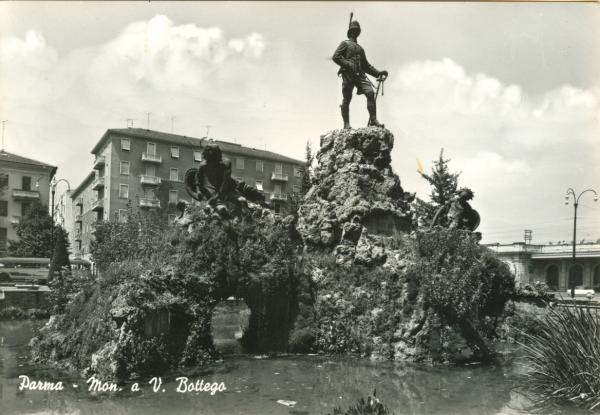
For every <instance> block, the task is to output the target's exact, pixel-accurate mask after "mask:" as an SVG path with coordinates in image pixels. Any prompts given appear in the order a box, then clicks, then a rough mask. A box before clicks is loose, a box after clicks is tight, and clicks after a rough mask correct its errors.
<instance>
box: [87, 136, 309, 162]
mask: <svg viewBox="0 0 600 415" xmlns="http://www.w3.org/2000/svg"><path fill="white" fill-rule="evenodd" d="M111 134H115V135H120V136H126V137H134V138H145V139H151V140H156V141H163V142H166V143H172V144H180V145H187V146H196V147H202V146H204V145H206V143H207V142H209V141H210V140H209V139H208V138H206V137H202V138H197V137H188V136H185V135H178V134H170V133H164V132H161V131H154V130H146V129H143V128H111V129H108V130H106V133H104V135H103V136H102V138H100V140H99V141H98V143H96V145H95V146H94V148H93V149H92V154H96V153H98V152H99V151H100V149H101V148H102V146H103V145H104V143H105V142H106V141H107V140H108V137H109V136H110V135H111ZM213 141H214V142H215V143H217V144H218V145H219V147H221V150H222V151H223V152H224V153H233V154H237V155H240V156H247V157H253V158H257V159H268V160H273V161H281V162H284V163H291V164H300V165H304V161H301V160H297V159H294V158H291V157H287V156H284V155H282V154H278V153H273V152H272V151H267V150H259V149H256V148H251V147H245V146H242V145H241V144H236V143H230V142H227V141H221V140H213Z"/></svg>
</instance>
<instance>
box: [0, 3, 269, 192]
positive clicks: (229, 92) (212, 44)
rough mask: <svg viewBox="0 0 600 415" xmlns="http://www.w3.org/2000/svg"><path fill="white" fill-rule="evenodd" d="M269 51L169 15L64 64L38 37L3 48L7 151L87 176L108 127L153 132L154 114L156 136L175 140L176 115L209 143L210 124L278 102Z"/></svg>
mask: <svg viewBox="0 0 600 415" xmlns="http://www.w3.org/2000/svg"><path fill="white" fill-rule="evenodd" d="M267 51H268V43H267V41H266V39H265V37H264V36H263V35H262V34H260V33H258V32H250V33H248V34H246V35H242V36H236V37H228V36H227V35H226V33H225V32H224V31H223V30H222V29H221V28H219V27H217V26H212V27H200V26H198V25H195V24H175V23H174V22H173V21H172V20H171V19H169V18H168V17H166V16H163V15H157V16H154V17H153V18H150V19H149V20H146V21H137V22H133V23H130V24H128V25H126V26H125V27H124V28H123V30H122V31H120V32H119V33H115V36H114V37H113V38H112V39H110V40H109V41H107V42H106V43H103V44H100V45H90V46H89V47H87V48H83V49H76V50H73V51H71V52H69V53H68V54H66V55H63V56H60V55H59V54H58V53H57V51H56V50H55V49H54V48H53V47H52V46H51V45H48V44H47V42H46V39H45V38H44V35H43V34H42V33H41V32H39V31H37V30H29V31H27V32H26V33H25V34H24V36H23V37H18V36H11V37H7V38H3V39H0V108H1V110H2V117H3V119H8V120H9V123H8V125H7V134H6V136H7V143H8V146H7V148H8V149H9V151H14V152H17V153H21V154H28V155H30V156H31V157H33V158H38V159H41V160H45V161H48V162H50V163H55V164H58V165H59V166H60V175H61V176H63V177H64V176H69V177H71V176H76V177H77V176H82V173H81V172H82V170H86V169H87V168H88V167H89V166H88V165H87V158H86V156H85V155H86V154H89V151H90V149H91V148H92V146H93V144H94V143H95V142H96V141H97V140H98V139H99V138H100V136H101V135H102V133H103V132H104V131H105V130H106V129H107V128H115V127H117V128H118V127H120V126H123V127H124V126H125V119H126V118H136V122H135V126H140V125H144V126H145V124H146V123H145V116H144V115H145V114H144V113H145V112H146V111H150V112H152V116H151V127H152V128H157V129H161V130H166V131H169V126H170V117H171V116H173V115H174V116H176V117H177V118H178V119H177V120H176V125H177V126H179V127H180V128H179V129H178V130H176V132H180V131H181V132H183V133H184V134H188V135H200V134H201V133H200V131H202V130H203V126H204V125H205V124H208V123H210V124H213V125H214V124H217V125H219V126H222V127H224V126H227V125H228V124H233V123H232V122H231V117H230V114H231V113H233V112H236V113H237V114H243V108H259V107H260V102H262V101H264V96H263V95H269V89H268V88H265V87H264V85H265V82H266V81H267V76H268V75H267V74H266V73H264V71H263V70H262V69H261V65H262V63H261V61H262V59H263V56H264V54H265V52H267ZM257 91H262V94H261V93H260V92H259V93H257ZM242 107H243V108H242ZM236 110H237V111H236ZM253 115H254V114H252V111H250V114H249V115H248V116H250V117H252V116H253ZM226 116H227V119H225V117H226ZM239 117H240V118H241V117H242V115H239ZM142 118H143V121H142ZM223 130H224V131H225V133H227V130H226V129H225V128H223ZM230 134H231V133H230ZM232 135H233V134H232ZM88 157H91V156H88ZM80 178H81V177H77V178H76V180H79V179H80Z"/></svg>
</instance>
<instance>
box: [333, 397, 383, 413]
mask: <svg viewBox="0 0 600 415" xmlns="http://www.w3.org/2000/svg"><path fill="white" fill-rule="evenodd" d="M375 395H376V392H373V397H371V396H368V397H367V400H365V399H364V398H360V399H359V400H358V401H357V402H356V404H354V405H352V406H351V407H349V408H348V409H346V410H345V411H344V410H342V408H340V407H336V408H334V409H333V414H332V415H390V414H391V412H390V410H389V409H388V408H387V407H386V406H384V405H383V404H382V403H381V402H380V401H379V399H377V397H376V396H375Z"/></svg>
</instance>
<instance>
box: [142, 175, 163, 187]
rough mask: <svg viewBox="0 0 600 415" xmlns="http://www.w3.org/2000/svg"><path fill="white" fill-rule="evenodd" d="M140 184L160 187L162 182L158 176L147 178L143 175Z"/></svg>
mask: <svg viewBox="0 0 600 415" xmlns="http://www.w3.org/2000/svg"><path fill="white" fill-rule="evenodd" d="M140 183H141V184H146V185H149V186H159V185H160V184H161V183H162V180H161V178H160V177H157V176H147V175H145V174H142V175H141V176H140Z"/></svg>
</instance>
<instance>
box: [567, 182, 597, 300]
mask: <svg viewBox="0 0 600 415" xmlns="http://www.w3.org/2000/svg"><path fill="white" fill-rule="evenodd" d="M587 192H592V193H593V194H594V202H597V201H598V193H596V191H595V190H594V189H586V190H584V191H583V192H581V193H579V195H575V190H573V189H572V188H570V187H569V188H568V189H567V192H566V193H565V205H568V204H569V198H570V197H571V196H573V202H574V203H573V209H574V214H573V268H572V269H573V274H574V273H575V247H576V246H577V239H576V238H577V206H579V198H580V197H581V196H582V195H583V194H584V193H587ZM570 274H571V273H569V275H568V278H569V279H570V280H571V298H575V278H571V275H570ZM574 276H575V275H573V277H574Z"/></svg>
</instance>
